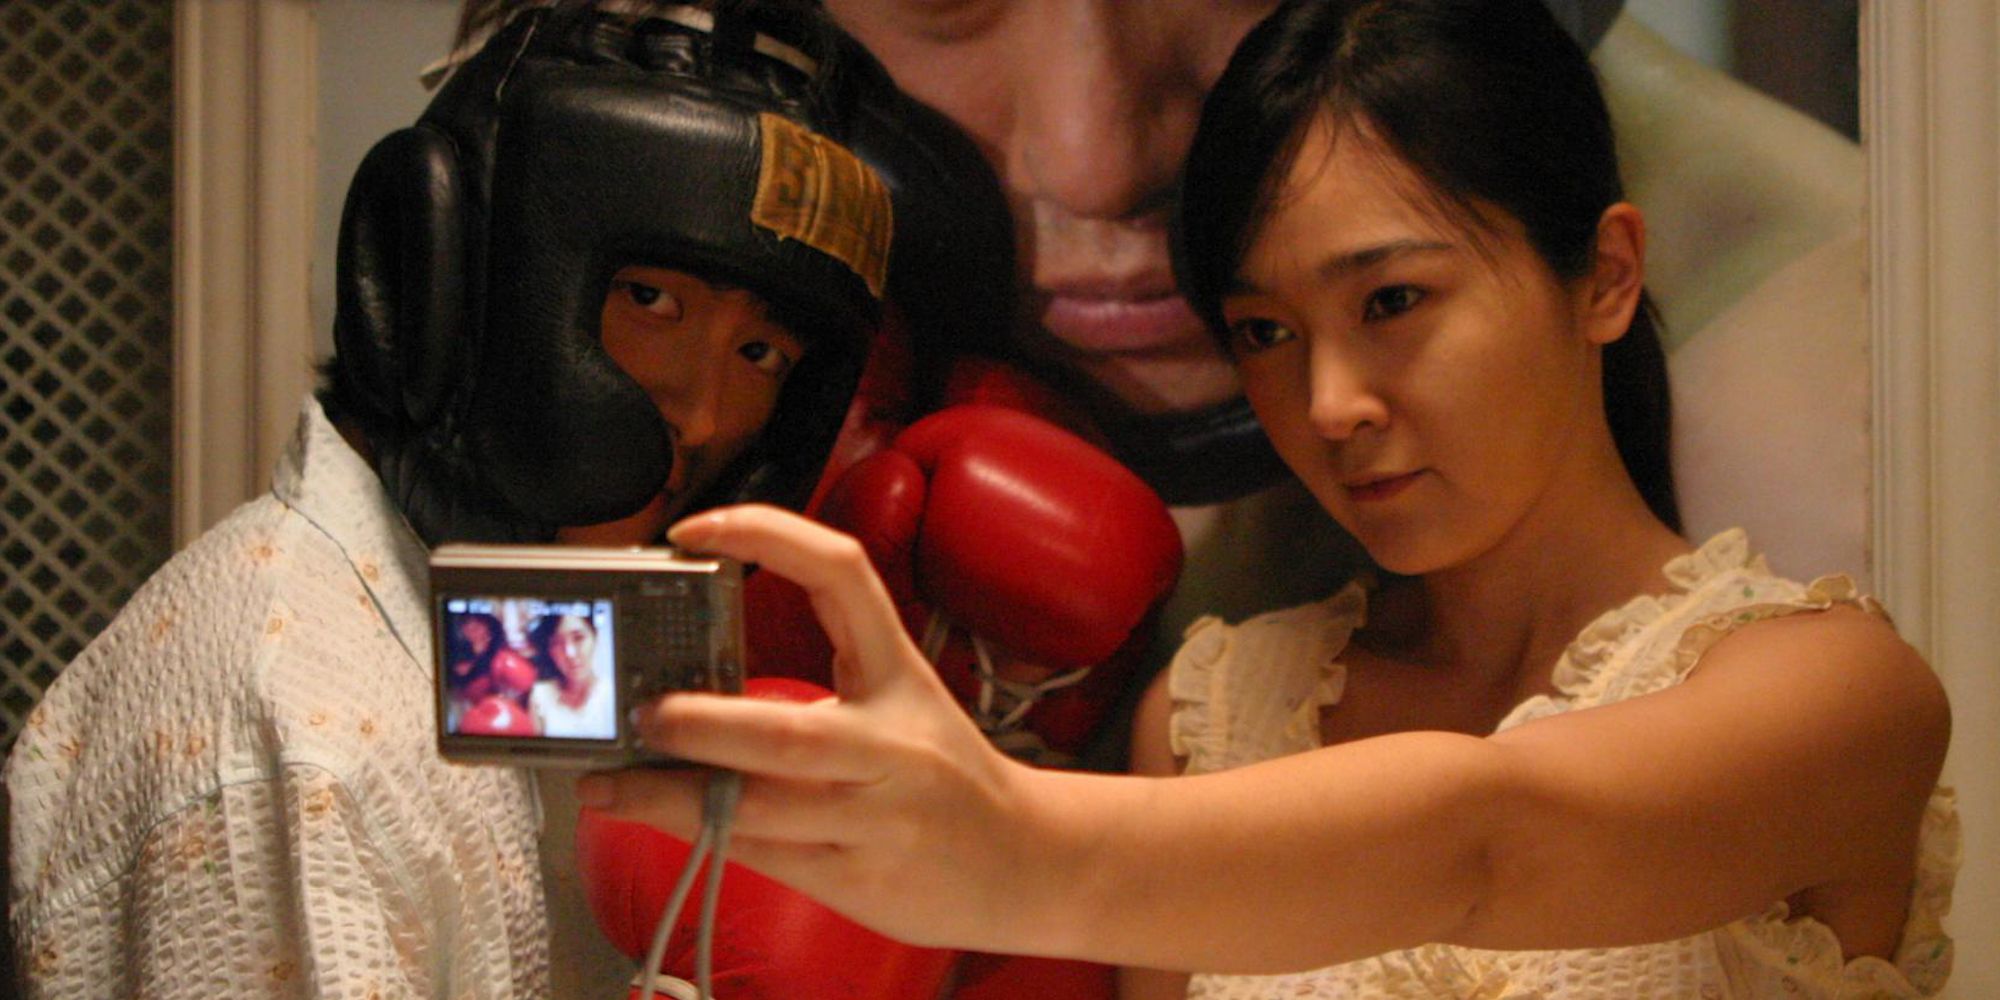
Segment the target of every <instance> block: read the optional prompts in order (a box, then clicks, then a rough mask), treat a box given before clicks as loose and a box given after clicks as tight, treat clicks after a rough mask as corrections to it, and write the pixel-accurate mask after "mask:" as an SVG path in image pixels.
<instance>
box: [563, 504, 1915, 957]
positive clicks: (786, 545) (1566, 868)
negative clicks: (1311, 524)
mask: <svg viewBox="0 0 2000 1000" xmlns="http://www.w3.org/2000/svg"><path fill="white" fill-rule="evenodd" d="M673 537H674V540H675V542H676V543H677V544H682V545H685V546H688V547H692V548H699V549H705V550H709V551H714V552H721V553H724V554H728V555H732V556H736V557H738V558H741V559H745V560H749V561H756V562H760V563H762V564H763V565H764V566H765V567H766V568H767V569H769V570H772V571H775V572H778V573H780V574H782V575H785V576H788V577H791V578H792V579H794V580H796V581H798V582H799V583H800V584H802V585H803V586H805V587H806V589H807V590H808V591H809V592H811V593H812V595H813V600H814V602H815V605H816V607H817V608H818V610H819V613H820V615H821V617H822V620H823V622H824V623H825V625H826V627H827V631H828V633H829V635H830V636H831V637H832V639H833V641H834V644H835V647H836V649H838V650H839V654H838V662H839V668H838V670H839V676H838V677H837V685H838V687H839V690H840V695H841V697H840V700H839V701H838V702H828V703H822V704H818V705H812V706H796V705H785V704H778V703H771V702H758V701H751V700H748V699H731V698H726V697H718V696H701V695H677V696H670V697H668V698H666V699H664V700H663V701H662V702H661V703H660V704H659V705H658V706H657V708H655V709H654V710H652V711H651V712H650V713H648V714H647V715H646V716H645V728H646V732H647V736H648V740H649V742H651V743H652V744H653V745H655V746H657V747H658V748H660V749H662V750H664V751H667V752H669V753H674V754H676V755H679V756H683V757H688V758H691V759H695V760H699V761H703V762H707V763H711V764H716V765H719V766H724V767H731V768H735V769H738V770H741V771H743V772H745V774H746V776H747V777H746V782H745V786H744V794H743V799H742V805H741V808H740V810H739V812H738V815H737V835H736V836H737V839H736V841H735V843H736V844H737V845H738V847H737V848H736V850H735V854H736V856H737V857H738V858H739V859H740V860H742V861H744V862H745V863H747V864H749V865H751V866H752V867H756V868H759V869H761V870H763V871H765V872H767V873H768V874H770V875H772V876H773V877H776V878H778V879H780V880H782V881H785V882H787V883H790V884H792V885H794V886H796V887H797V888H799V889H801V890H803V891H805V892H806V893H808V894H810V895H813V896H816V897H818V898H820V899H822V900H824V901H826V902H827V903H829V904H830V905H832V906H834V907H835V908H837V909H839V910H841V911H843V912H845V913H847V914H849V915H850V916H852V917H854V918H856V919H858V920H860V921H861V922H863V923H866V924H868V925H870V926H872V927H874V928H876V929H878V930H881V931H883V932H885V933H888V934H890V935H892V936H896V937H899V938H903V939H905V940H909V941H912V942H916V943H922V944H938V945H953V946H960V947H975V948H981V949H986V950H994V951H1016V952H1025V953H1036V954H1047V955H1058V956H1068V957H1082V958H1091V959H1095V960H1098V961H1106V962H1113V963H1118V964H1126V965H1138V966H1145V967H1151V968H1180V969H1203V970H1208V971H1218V972H1261V971H1278V970H1286V969H1299V968H1308V967H1313V966H1317V965H1324V964H1328V963H1331V962H1336V961H1341V960H1345V959H1351V958H1356V957H1360V956H1365V955H1369V954H1375V953H1378V952H1381V951H1385V950H1388V949H1392V948H1396V947H1402V946H1408V945H1413V944H1417V943H1421V942H1425V941H1451V942H1458V943H1464V944H1470V945H1481V946H1490V947H1540V948H1546V947H1575V946H1594V945H1616V944H1623V943H1632V942H1638V941H1646V940H1658V939H1665V938H1671V937H1676V936H1680V935H1684V934H1688V933H1693V932H1696V931H1699V930H1702V929H1705V928H1708V927H1713V926H1717V925H1719V924H1722V923H1725V922H1727V921H1729V920H1732V919H1735V918H1737V917H1741V916H1744V915H1747V914H1751V913H1754V912H1757V911H1759V910H1761V909H1763V908H1764V907H1765V906H1767V905H1769V904H1770V903H1771V902H1773V901H1776V900H1779V899H1784V898H1787V897H1791V896H1793V895H1795V894H1798V893H1801V892H1807V891H1809V890H1813V889H1815V888H1818V887H1824V886H1828V885H1835V884H1845V883H1850V882H1851V883H1866V882H1873V881H1878V880H1886V881H1887V882H1889V883H1891V884H1897V885H1902V884H1905V883H1906V881H1907V878H1908V876H1909V869H1910V863H1911V858H1912V852H1913V850H1914V846H1915V840H1916V824H1917V822H1918V820H1919V818H1920V817H1921V815H1922V812H1923V807H1924V802H1925V800H1926V799H1927V797H1928V795H1929V792H1930V789H1931V786H1932V784H1933V783H1934V781H1935V778H1936V774H1937V769H1938V766H1939V764H1940V762H1941V759H1942V755H1943V748H1944V742H1945V737H1946V734H1947V731H1948V727H1949V721H1948V714H1947V711H1946V709H1945V707H1944V702H1943V696H1942V694H1941V692H1940V689H1939V687H1938V685H1937V682H1936V680H1935V678H1934V677H1933V676H1932V675H1931V674H1930V672H1929V670H1928V668H1927V667H1925V666H1924V664H1923V663H1922V661H1921V660H1919V659H1918V658H1917V657H1916V656H1915V654H1914V653H1913V652H1911V651H1910V650H1909V649H1908V648H1907V647H1906V646H1904V645H1903V644H1902V643H1901V642H1900V641H1899V640H1897V639H1896V638H1895V636H1894V634H1893V633H1892V632H1891V631H1889V630H1888V629H1887V627H1886V626H1884V625H1882V624H1881V623H1879V622H1878V621H1876V620H1874V619H1872V618H1868V617H1867V616H1864V615H1862V614H1860V613H1858V612H1845V611H1835V612H1829V613H1826V614H1823V615H1814V616H1807V617H1803V618H1796V619H1785V620H1780V621H1775V622H1767V623H1763V624H1760V625H1756V626H1752V627H1749V628H1746V629H1745V630H1743V631H1742V632H1740V633H1738V634H1737V635H1735V636H1732V637H1730V638H1728V639H1725V640H1723V641H1722V642H1720V643H1718V644H1717V645H1716V646H1715V647H1714V648H1713V649H1711V650H1710V652H1709V653H1708V654H1707V656H1706V657H1704V659H1703V661H1702V666H1701V668H1700V669H1699V670H1698V671H1697V672H1696V673H1695V675H1694V676H1693V677H1691V678H1690V679H1689V680H1688V681H1687V682H1686V683H1684V684H1682V685H1680V686H1679V687H1676V688H1673V689H1670V690H1668V691H1665V692H1661V693H1659V694H1654V695H1648V696H1646V697H1643V698H1638V699H1634V700H1632V701H1629V702H1624V703H1621V704H1618V705H1612V706H1608V707H1604V708H1597V709H1590V710H1587V711H1580V712H1576V713H1571V714H1568V715H1562V716H1557V717H1554V718H1550V719H1546V720H1543V721H1540V722H1536V723H1532V724H1529V725H1525V726H1522V727H1519V728H1518V729H1514V730H1510V731H1509V732H1507V733H1505V734H1502V735H1500V736H1496V737H1491V738H1478V737H1472V736H1463V735H1456V734H1449V733H1435V732H1421V733H1404V734H1397V735H1392V736H1386V737H1380V738H1375V739H1369V740H1364V741H1359V742H1355V743H1350V744H1344V745H1341V746H1338V747H1333V748H1329V749H1326V750H1320V751H1315V752H1311V753H1306V754H1299V755H1296V756H1292V757H1286V758H1281V759H1278V760H1273V761H1268V762H1265V763H1262V764H1258V765H1254V766H1251V767H1245V768H1241V769H1238V770H1235V771H1229V772H1224V773H1220V774H1211V775H1203V776H1199V777H1187V778H1143V777H1125V776H1110V775H1096V774H1082V773H1074V772H1060V771H1040V770H1035V769H1031V768H1028V767H1026V766H1023V765H1019V764H1016V763H1015V762H1012V761H1010V760H1008V759H1006V758H1004V757H1002V756H1001V755H1000V754H999V753H998V752H996V751H994V750H993V749H992V748H991V747H989V746H988V745H987V744H986V742H985V741H984V740H983V739H982V738H981V737H980V735H979V733H978V731H977V730H976V729H975V728H974V727H973V726H972V724H971V723H970V722H969V721H968V720H967V719H966V718H965V717H964V714H963V713H962V712H960V711H959V710H958V708H957V707H956V705H955V703H954V702H953V701H952V700H951V698H950V696H949V694H948V693H946V692H945V690H944V688H943V687H942V685H941V684H940V683H939V682H938V681H937V679H936V677H935V675H934V674H933V673H932V672H931V670H930V668H929V667H928V666H927V665H926V664H925V663H924V662H923V660H922V659H921V657H919V656H918V655H917V654H916V652H915V650H914V648H912V647H911V645H910V643H909V641H908V639H907V638H906V637H905V635H904V634H903V632H902V629H901V626H900V624H899V623H898V621H897V620H896V617H895V614H894V611H893V609H892V608H891V606H890V604H889V601H888V598H887V596H886V594H885V593H884V591H883V588H882V587H881V585H880V583H879V582H878V581H877V580H876V579H875V577H874V574H873V573H872V571H871V570H870V569H869V567H868V564H867V559H866V556H865V555H864V554H863V553H862V551H861V549H860V547H859V546H858V545H857V544H855V543H853V542H852V540H850V539H847V538H845V537H843V536H840V535H838V534H836V533H834V532H831V531H829V530H827V529H825V528H822V527H820V526H817V525H813V524H811V523H810V522H807V521H804V520H803V519H799V518H796V517H792V516H790V515H787V514H784V513H782V512H779V511H775V510H771V509H768V508H733V509H730V510H727V511H724V512H721V513H719V514H711V515H703V516H702V517H698V518H695V519H692V520H690V521H689V522H687V523H685V524H684V525H683V526H682V527H681V528H677V529H676V533H675V535H674V536H673ZM700 782H701V778H700V776H699V775H698V774H660V773H651V772H648V773H639V772H622V773H619V774H617V775H613V776H605V777H603V778H602V780H597V781H592V782H590V783H589V784H587V785H586V786H584V788H583V789H582V790H581V794H583V795H584V796H585V797H586V799H587V800H588V799H595V800H597V801H599V802H603V803H604V804H606V805H607V806H609V807H610V808H612V809H613V810H614V811H616V812H619V813H621V814H624V815H626V816H628V817H632V818H638V819H644V820H647V821H650V822H654V823H656V824H658V825H660V826H662V827H664V828H666V829H669V830H672V831H674V832H676V833H679V834H682V835H684V836H685V835H688V834H690V833H692V832H693V831H694V830H695V828H696V827H697V825H698V822H699V816H698V813H699V802H700V791H699V787H700ZM1878 943H1879V942H1874V941H1871V942H1867V943H1866V944H1861V943H1859V942H1854V941H1849V942H1847V944H1848V946H1849V947H1850V948H1856V947H1857V946H1859V947H1861V948H1865V949H1866V950H1870V951H1874V950H1875V946H1876V945H1877V944H1878ZM1893 943H1894V942H1893V940H1890V941H1889V946H1890V947H1893Z"/></svg>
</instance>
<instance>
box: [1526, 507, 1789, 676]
mask: <svg viewBox="0 0 2000 1000" xmlns="http://www.w3.org/2000/svg"><path fill="white" fill-rule="evenodd" d="M1739 570H1749V571H1751V572H1753V573H1757V574H1759V575H1763V574H1766V573H1768V572H1769V570H1767V569H1765V567H1764V560H1763V557H1761V556H1758V555H1756V554H1754V553H1752V552H1751V551H1750V538H1749V536H1748V535H1746V534H1744V532H1743V529H1741V528H1731V529H1729V530H1728V531H1724V532H1722V533H1721V534H1719V535H1716V536H1715V537H1713V538H1711V539H1709V540H1708V541H1707V542H1704V543H1703V544H1702V546H1701V547H1700V548H1698V549H1695V550H1694V551H1693V552H1689V553H1687V554H1686V555H1682V556H1676V557H1674V558H1673V559H1670V560H1668V561H1667V564H1666V565H1665V566H1664V567H1662V568H1661V570H1660V572H1661V574H1662V575H1664V576H1665V577H1666V578H1667V583H1668V585H1669V587H1670V588H1671V589H1669V590H1668V591H1667V592H1666V593H1664V594H1641V595H1639V596H1638V597H1634V598H1632V599H1631V600H1630V601H1627V602H1625V604H1623V605H1622V606H1620V607H1618V608H1615V609H1613V610H1611V611H1607V612H1605V613H1604V614H1602V615H1599V616H1598V617H1597V619H1596V620H1595V621H1593V622H1591V623H1590V624H1589V625H1586V626H1584V629H1583V631H1581V632H1579V633H1577V637H1576V639H1575V640H1574V641H1573V642H1571V643H1570V644H1569V648H1568V649H1566V650H1564V651H1563V655H1562V657H1561V658H1559V659H1558V660H1557V661H1556V666H1555V670H1554V672H1553V674H1552V675H1551V677H1550V679H1551V680H1552V681H1553V682H1554V683H1555V686H1556V690H1558V691H1560V692H1562V693H1563V694H1564V695H1567V696H1568V697H1570V698H1578V697H1581V696H1583V695H1584V694H1585V693H1586V692H1588V691H1589V690H1590V689H1591V687H1592V686H1593V682H1594V681H1595V680H1596V679H1597V678H1598V676H1599V675H1600V674H1602V673H1603V672H1604V669H1605V667H1606V666H1607V665H1609V664H1610V663H1611V661H1612V659H1613V658H1614V657H1615V656H1616V655H1617V654H1618V653H1619V652H1620V651H1623V650H1629V649H1630V648H1631V640H1632V637H1633V636H1636V635H1637V634H1639V632H1641V631H1643V630H1645V629H1647V628H1650V627H1652V626H1653V625H1656V624H1658V623H1659V622H1661V621H1663V620H1665V619H1666V617H1667V616H1668V615H1669V614H1671V613H1673V611H1674V610H1675V609H1677V608H1679V607H1680V606H1681V605H1682V604H1684V603H1685V602H1686V601H1687V599H1688V597H1689V596H1690V595H1691V594H1693V593H1694V592H1695V591H1696V590H1698V589H1700V588H1701V587H1702V585H1704V584H1706V583H1708V582H1710V581H1711V580H1714V579H1715V578H1716V577H1719V576H1721V575H1723V574H1724V573H1733V572H1736V571H1739ZM1704 648H1705V647H1704ZM1697 655H1699V654H1697Z"/></svg>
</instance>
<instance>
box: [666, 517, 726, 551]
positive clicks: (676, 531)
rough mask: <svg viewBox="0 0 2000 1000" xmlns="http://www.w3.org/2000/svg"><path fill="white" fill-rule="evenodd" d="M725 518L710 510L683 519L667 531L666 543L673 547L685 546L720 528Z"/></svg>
mask: <svg viewBox="0 0 2000 1000" xmlns="http://www.w3.org/2000/svg"><path fill="white" fill-rule="evenodd" d="M725 517H726V515H725V514H723V512H721V511H716V510H711V511H704V512H702V513H700V514H696V515H694V516H693V517H688V518H683V519H681V521H680V522H679V523H677V524H675V525H674V526H673V527H671V528H668V529H667V541H669V542H672V543H673V544H675V545H687V544H689V543H691V542H692V541H694V540H696V539H699V538H701V537H703V536H705V535H707V534H709V533H711V532H713V531H714V530H715V529H716V528H718V527H720V526H721V524H722V522H723V520H724V518H725Z"/></svg>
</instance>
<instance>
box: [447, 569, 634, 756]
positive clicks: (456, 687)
mask: <svg viewBox="0 0 2000 1000" xmlns="http://www.w3.org/2000/svg"><path fill="white" fill-rule="evenodd" d="M443 611H444V642H445V656H444V683H445V731H446V732H447V733H450V734H452V735H454V736H508V737H523V736H543V737H550V738H557V739H588V740H605V741H607V742H609V741H614V740H616V739H617V738H618V714H617V713H618V705H617V700H618V699H617V684H616V683H615V681H616V678H615V677H614V676H613V670H614V667H615V664H616V663H617V662H618V655H617V654H618V650H617V644H616V636H614V635H613V634H612V628H611V623H612V617H613V616H612V602H611V601H609V600H601V599H596V600H594V599H588V598H584V599H568V598H563V599H550V598H540V597H483V596H482V597H471V596H465V597H461V596H451V597H448V598H446V599H445V601H444V604H443Z"/></svg>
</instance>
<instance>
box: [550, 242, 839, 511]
mask: <svg viewBox="0 0 2000 1000" xmlns="http://www.w3.org/2000/svg"><path fill="white" fill-rule="evenodd" d="M602 330H603V338H604V350H605V352H606V353H608V354H610V355H611V359H612V360H613V361H615V362H617V363H618V367H620V368H622V369H624V371H625V373H626V374H627V375H630V376H632V378H633V379H634V380H635V381H637V382H638V383H639V385H640V386H641V387H642V388H644V389H645V390H646V393H647V395H649V396H651V397H652V400H653V405H654V406H655V407H657V408H658V409H659V411H660V416H661V417H662V418H664V419H665V420H666V422H667V426H668V427H669V428H671V433H672V436H673V447H674V466H673V472H672V474H671V475H670V476H669V477H668V479H667V482H666V485H665V488H664V489H663V490H662V491H661V492H660V494H659V495H658V496H656V497H654V498H653V500H652V501H651V502H650V503H648V504H647V505H646V506H645V507H644V508H643V509H641V510H639V511H638V512H637V513H634V514H632V515H629V516H627V517H625V518H622V519H620V520H618V521H613V522H609V523H607V524H600V525H590V526H584V527H571V528H563V529H561V530H559V531H558V532H557V538H558V539H559V540H561V541H565V542H570V543H576V544H591V545H639V544H648V543H652V542H655V541H657V540H658V539H659V537H660V533H661V532H662V531H663V530H665V528H666V526H667V524H668V523H669V522H670V521H671V520H672V519H673V518H674V517H675V516H676V515H677V514H678V512H679V505H680V504H682V503H684V502H685V501H686V500H687V498H688V497H690V496H692V495H693V494H695V493H697V492H699V491H700V490H701V489H702V487H704V486H707V485H708V484H709V483H711V482H713V481H714V480H715V477H716V476H717V475H718V474H719V473H720V472H721V471H722V469H723V468H724V467H725V466H727V465H728V464H729V463H730V461H731V460H733V459H734V458H736V456H738V455H740V454H742V452H743V450H744V449H745V448H747V447H749V445H750V443H751V442H752V441H754V440H755V439H756V438H757V435H758V434H760V433H762V431H763V429H764V424H765V423H766V422H767V421H769V420H770V419H771V413H772V411H773V410H774V409H776V407H777V403H778V390H779V389H781V388H783V387H784V384H785V377H786V376H787V375H788V374H790V373H791V370H792V367H793V366H794V365H796V364H798V362H799V359H800V358H802V357H804V355H805V345H804V344H803V343H802V342H801V341H800V340H799V338H797V337H796V336H794V335H793V334H792V333H791V331H789V330H787V329H785V328H784V327H781V326H779V325H777V324H776V323H774V322H772V321H771V320H770V318H769V317H768V316H767V315H766V312H765V306H764V300H763V299H762V298H760V297H758V296H757V295H755V294H753V293H751V292H748V291H744V290H742V289H737V288H726V287H723V286H720V285H713V284H710V283H709V282H707V281H704V280H702V279H700V278H697V277H695V276H693V275H691V274H687V273H685V272H682V271H672V270H667V269H665V268H658V267H628V268H625V269H623V270H621V271H619V272H618V274H617V275H616V276H615V277H614V278H613V279H612V282H611V291H610V294H609V295H607V296H606V298H605V301H604V313H603V318H602Z"/></svg>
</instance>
